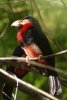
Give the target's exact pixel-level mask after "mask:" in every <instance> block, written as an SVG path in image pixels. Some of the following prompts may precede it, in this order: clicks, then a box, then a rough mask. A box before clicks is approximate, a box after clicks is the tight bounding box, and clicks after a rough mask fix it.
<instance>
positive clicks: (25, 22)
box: [11, 19, 30, 28]
mask: <svg viewBox="0 0 67 100" xmlns="http://www.w3.org/2000/svg"><path fill="white" fill-rule="evenodd" d="M27 23H30V21H29V20H28V19H24V20H16V21H15V22H13V23H12V24H11V26H14V27H17V28H20V27H22V26H24V25H25V24H27Z"/></svg>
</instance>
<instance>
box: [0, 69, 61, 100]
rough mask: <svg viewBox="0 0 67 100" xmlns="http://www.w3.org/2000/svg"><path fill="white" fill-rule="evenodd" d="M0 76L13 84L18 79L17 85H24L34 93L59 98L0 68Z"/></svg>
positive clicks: (54, 99)
mask: <svg viewBox="0 0 67 100" xmlns="http://www.w3.org/2000/svg"><path fill="white" fill-rule="evenodd" d="M0 77H2V78H3V79H4V80H6V81H10V82H12V83H13V84H16V83H17V81H18V86H19V87H20V86H21V87H23V86H24V87H26V88H28V89H30V90H33V91H34V92H35V93H38V94H40V95H42V96H46V97H48V98H50V99H51V100H59V99H58V98H56V97H54V96H52V95H50V94H48V93H47V92H45V91H42V90H40V89H38V88H36V87H35V86H33V85H31V84H29V83H27V82H25V81H23V80H20V79H19V78H17V77H15V76H13V75H11V74H9V73H7V72H6V71H4V70H2V69H0Z"/></svg>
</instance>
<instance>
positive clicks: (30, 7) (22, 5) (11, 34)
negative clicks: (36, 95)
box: [0, 0, 67, 100]
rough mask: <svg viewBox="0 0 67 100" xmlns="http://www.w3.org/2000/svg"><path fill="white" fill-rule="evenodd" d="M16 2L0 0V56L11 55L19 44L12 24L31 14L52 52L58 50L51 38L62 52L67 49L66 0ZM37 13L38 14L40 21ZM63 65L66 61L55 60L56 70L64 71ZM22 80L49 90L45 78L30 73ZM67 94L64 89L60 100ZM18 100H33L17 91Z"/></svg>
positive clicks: (65, 97)
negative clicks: (44, 35) (37, 21)
mask: <svg viewBox="0 0 67 100" xmlns="http://www.w3.org/2000/svg"><path fill="white" fill-rule="evenodd" d="M15 1H18V0H0V35H1V33H2V32H4V29H6V32H5V34H4V35H3V37H1V38H0V56H11V53H12V51H13V50H14V48H15V47H16V46H17V45H18V43H17V41H16V33H17V30H15V29H14V28H11V23H12V22H13V21H15V20H17V19H22V18H23V17H24V16H27V15H33V16H34V17H35V18H37V19H38V20H39V22H40V24H41V27H42V29H43V31H44V32H45V34H46V36H47V37H48V39H49V41H50V43H51V46H52V48H53V49H54V52H58V51H60V50H58V48H57V47H56V45H55V44H54V43H53V41H52V39H54V38H55V39H56V40H57V41H58V43H59V44H60V46H61V47H62V49H63V50H64V49H67V34H66V32H67V20H66V19H67V0H63V1H62V0H26V1H25V0H24V2H21V0H19V1H20V2H15ZM31 1H32V2H31ZM33 1H35V3H36V5H37V7H38V8H39V11H38V10H37V9H36V5H35V4H34V2H33ZM6 2H8V3H6ZM9 2H11V3H9ZM12 2H13V3H12ZM32 11H33V12H32ZM39 13H40V14H41V17H42V19H41V17H40V14H39ZM44 24H46V26H47V28H48V30H49V31H50V33H51V34H47V32H46V28H45V26H44ZM7 25H8V26H7ZM6 26H7V27H6ZM5 27H6V28H5ZM66 64H67V62H66V61H65V60H64V58H63V56H60V57H56V66H57V67H59V68H61V69H63V70H65V71H67V68H66ZM59 75H60V74H59ZM60 76H61V75H60ZM63 77H65V76H63ZM23 79H24V80H25V81H27V82H29V83H31V84H33V85H35V86H37V87H38V88H41V89H44V90H45V91H48V85H47V78H44V77H42V76H41V75H38V74H37V73H33V72H30V73H29V74H28V75H26V76H25V77H24V78H23ZM66 94H67V88H65V87H64V86H63V93H62V95H61V96H60V97H59V98H60V99H61V100H67V95H66ZM18 98H20V100H21V98H23V100H27V99H29V100H32V98H31V97H29V96H27V95H26V94H24V93H21V92H20V91H19V92H18V96H17V100H18Z"/></svg>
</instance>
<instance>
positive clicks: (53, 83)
mask: <svg viewBox="0 0 67 100" xmlns="http://www.w3.org/2000/svg"><path fill="white" fill-rule="evenodd" d="M49 85H50V94H51V95H53V96H54V95H60V94H61V93H62V88H61V83H60V81H59V78H58V77H57V76H49Z"/></svg>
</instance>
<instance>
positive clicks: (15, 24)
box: [11, 21, 19, 27]
mask: <svg viewBox="0 0 67 100" xmlns="http://www.w3.org/2000/svg"><path fill="white" fill-rule="evenodd" d="M11 26H15V27H16V26H19V22H18V21H15V22H13V23H12V24H11Z"/></svg>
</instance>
